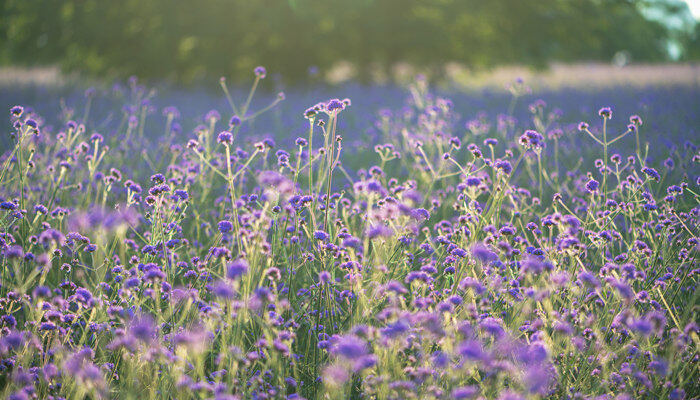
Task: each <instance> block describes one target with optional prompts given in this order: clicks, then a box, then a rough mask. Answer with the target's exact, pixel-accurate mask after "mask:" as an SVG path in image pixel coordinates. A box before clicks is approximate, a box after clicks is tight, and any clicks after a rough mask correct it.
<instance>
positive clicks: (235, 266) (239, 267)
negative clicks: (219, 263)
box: [226, 258, 248, 280]
mask: <svg viewBox="0 0 700 400" xmlns="http://www.w3.org/2000/svg"><path fill="white" fill-rule="evenodd" d="M247 272H248V262H246V260H244V259H242V258H239V259H237V260H235V261H233V262H231V263H229V264H228V265H227V266H226V277H227V278H228V279H232V280H235V279H238V278H240V277H241V276H243V275H245V274H246V273H247Z"/></svg>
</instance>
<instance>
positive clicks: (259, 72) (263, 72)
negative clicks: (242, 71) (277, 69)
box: [253, 66, 267, 79]
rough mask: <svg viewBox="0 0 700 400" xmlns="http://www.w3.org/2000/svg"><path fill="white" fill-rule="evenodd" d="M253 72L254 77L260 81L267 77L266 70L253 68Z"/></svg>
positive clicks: (259, 67) (260, 67)
mask: <svg viewBox="0 0 700 400" xmlns="http://www.w3.org/2000/svg"><path fill="white" fill-rule="evenodd" d="M253 72H254V73H255V76H256V77H258V78H260V79H265V76H267V70H266V69H265V67H262V66H258V67H255V69H254V70H253Z"/></svg>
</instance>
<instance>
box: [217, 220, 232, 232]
mask: <svg viewBox="0 0 700 400" xmlns="http://www.w3.org/2000/svg"><path fill="white" fill-rule="evenodd" d="M218 227H219V232H221V233H229V232H231V231H232V230H233V223H232V222H231V221H219V224H218Z"/></svg>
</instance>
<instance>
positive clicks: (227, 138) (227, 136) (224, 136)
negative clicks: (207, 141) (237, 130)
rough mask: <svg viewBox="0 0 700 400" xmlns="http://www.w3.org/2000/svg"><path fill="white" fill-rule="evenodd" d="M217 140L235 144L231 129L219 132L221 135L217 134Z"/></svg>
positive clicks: (222, 142)
mask: <svg viewBox="0 0 700 400" xmlns="http://www.w3.org/2000/svg"><path fill="white" fill-rule="evenodd" d="M216 141H217V142H219V143H221V144H224V145H227V146H230V145H232V144H233V134H232V133H231V132H229V131H222V132H220V133H219V136H217V138H216Z"/></svg>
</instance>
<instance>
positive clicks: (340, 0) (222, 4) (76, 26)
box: [0, 0, 700, 85]
mask: <svg viewBox="0 0 700 400" xmlns="http://www.w3.org/2000/svg"><path fill="white" fill-rule="evenodd" d="M693 12H695V13H696V14H695V15H696V16H697V14H698V13H700V0H688V1H682V0H638V1H635V0H536V1H523V0H489V1H483V0H352V1H347V0H324V1H320V0H256V1H251V0H197V1H191V0H148V1H145V0H120V1H104V0H0V65H1V66H2V74H1V75H2V77H1V78H0V79H2V80H3V81H5V82H9V81H21V80H26V79H33V80H38V81H40V82H41V81H42V80H47V81H52V80H57V79H61V77H64V76H66V74H70V73H80V74H81V76H82V77H90V76H92V77H99V78H100V79H112V78H125V77H128V76H131V75H137V76H139V77H140V78H141V79H148V80H157V81H161V82H162V81H167V82H173V83H177V84H192V83H205V84H210V83H211V82H214V83H216V82H217V79H218V78H219V77H220V76H227V77H228V78H229V79H233V80H243V79H248V78H249V75H250V71H251V70H252V68H254V67H255V66H257V65H264V66H266V67H267V68H268V70H269V71H272V73H273V74H279V76H278V77H277V79H279V80H282V81H284V82H285V83H297V82H307V81H319V80H322V81H325V82H331V83H337V82H342V81H346V80H357V81H360V82H386V81H395V80H400V79H401V78H402V77H405V76H411V75H413V74H415V73H417V72H420V73H423V74H425V75H426V76H428V78H429V79H443V78H449V79H452V80H453V81H456V82H458V83H460V84H464V85H473V84H477V85H479V84H489V83H500V81H501V80H504V79H510V78H511V77H512V76H514V75H518V76H528V75H532V76H533V79H534V80H537V79H543V80H545V81H547V82H549V81H550V80H551V81H552V82H554V83H556V82H558V81H562V80H566V79H567V78H573V77H575V78H577V79H583V80H585V79H586V78H587V77H593V78H595V77H599V76H600V75H606V76H607V75H609V74H611V73H612V74H614V72H610V71H614V69H610V68H603V70H601V69H600V68H601V67H609V66H614V67H616V68H621V67H625V66H630V65H632V66H633V67H631V68H629V70H628V71H629V72H632V73H633V74H632V76H631V78H630V77H627V78H625V79H627V80H630V81H639V79H640V77H641V76H648V79H650V80H651V81H654V80H664V79H675V80H685V79H689V80H691V81H692V80H693V79H697V76H698V70H697V69H696V68H692V64H690V63H692V62H695V61H697V60H698V59H700V24H698V23H697V20H696V18H695V17H694V15H693ZM667 63H684V64H683V66H682V67H679V68H677V70H673V73H666V72H659V68H653V66H657V67H658V65H660V64H667ZM650 64H651V65H652V67H650ZM635 65H636V66H639V65H643V67H634V66H635ZM591 66H592V67H593V68H588V67H591ZM28 67H29V69H28ZM596 68H598V69H597V70H596ZM581 74H583V75H581ZM618 75H620V74H618ZM611 78H612V79H613V80H614V79H621V78H620V77H619V76H618V77H617V78H616V77H615V76H612V77H611Z"/></svg>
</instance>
